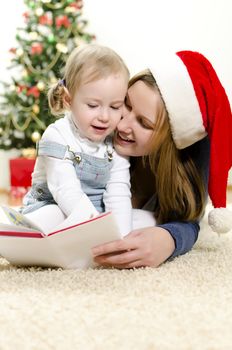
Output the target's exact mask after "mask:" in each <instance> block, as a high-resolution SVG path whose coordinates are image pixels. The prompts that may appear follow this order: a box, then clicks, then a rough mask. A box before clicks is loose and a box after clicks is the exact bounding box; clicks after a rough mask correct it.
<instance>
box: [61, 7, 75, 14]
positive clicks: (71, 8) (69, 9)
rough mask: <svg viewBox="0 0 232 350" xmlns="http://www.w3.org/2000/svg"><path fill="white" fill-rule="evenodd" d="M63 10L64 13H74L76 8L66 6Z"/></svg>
mask: <svg viewBox="0 0 232 350" xmlns="http://www.w3.org/2000/svg"><path fill="white" fill-rule="evenodd" d="M64 12H66V13H74V12H76V9H75V7H72V6H68V7H66V9H65V10H64Z"/></svg>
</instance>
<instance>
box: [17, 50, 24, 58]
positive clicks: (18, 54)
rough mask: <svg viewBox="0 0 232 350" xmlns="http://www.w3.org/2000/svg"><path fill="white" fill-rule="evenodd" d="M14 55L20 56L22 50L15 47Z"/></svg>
mask: <svg viewBox="0 0 232 350" xmlns="http://www.w3.org/2000/svg"><path fill="white" fill-rule="evenodd" d="M16 55H17V56H19V57H20V56H22V55H23V50H22V49H17V50H16Z"/></svg>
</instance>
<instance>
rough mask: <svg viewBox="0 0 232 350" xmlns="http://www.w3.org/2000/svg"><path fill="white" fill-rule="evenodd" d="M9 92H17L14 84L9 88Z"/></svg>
mask: <svg viewBox="0 0 232 350" xmlns="http://www.w3.org/2000/svg"><path fill="white" fill-rule="evenodd" d="M9 90H10V91H12V92H14V91H15V90H16V87H15V85H13V84H12V85H10V86H9Z"/></svg>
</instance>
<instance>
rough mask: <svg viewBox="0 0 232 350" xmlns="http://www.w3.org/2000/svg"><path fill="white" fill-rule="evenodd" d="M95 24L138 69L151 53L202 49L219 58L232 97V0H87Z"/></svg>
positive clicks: (218, 67) (99, 34)
mask: <svg viewBox="0 0 232 350" xmlns="http://www.w3.org/2000/svg"><path fill="white" fill-rule="evenodd" d="M84 12H85V15H86V17H87V18H88V20H89V23H90V26H89V28H90V29H91V30H92V31H93V32H94V33H95V34H96V35H97V39H98V41H99V42H100V43H102V44H105V45H109V46H111V47H113V48H114V49H115V50H116V51H118V52H119V53H120V54H121V55H122V57H123V58H124V59H125V61H126V63H127V64H128V65H129V67H130V69H131V72H132V74H133V73H135V72H137V71H138V70H140V69H143V68H144V61H146V57H147V56H148V55H152V56H154V57H155V54H156V53H158V52H166V51H168V50H173V51H178V50H184V49H190V50H198V51H200V52H202V53H204V54H205V55H206V56H207V57H208V58H209V59H210V60H211V61H212V63H213V65H214V67H215V69H216V71H217V73H218V75H219V77H220V79H221V81H222V83H223V85H224V87H225V88H226V90H227V92H228V95H229V99H230V101H231V103H232V39H231V35H232V15H231V14H232V1H231V0H175V1H173V0H159V1H158V0H142V1H141V0H117V1H112V0H111V1H110V0H98V1H96V0H85V1H84Z"/></svg>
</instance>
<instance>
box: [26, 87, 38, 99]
mask: <svg viewBox="0 0 232 350" xmlns="http://www.w3.org/2000/svg"><path fill="white" fill-rule="evenodd" d="M30 95H32V96H34V97H35V98H38V97H39V95H40V91H39V89H38V88H37V86H32V87H31V88H29V89H28V90H27V96H30Z"/></svg>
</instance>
